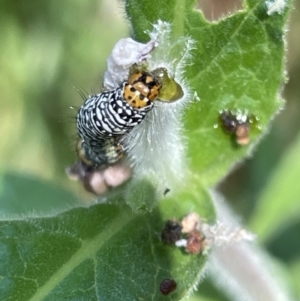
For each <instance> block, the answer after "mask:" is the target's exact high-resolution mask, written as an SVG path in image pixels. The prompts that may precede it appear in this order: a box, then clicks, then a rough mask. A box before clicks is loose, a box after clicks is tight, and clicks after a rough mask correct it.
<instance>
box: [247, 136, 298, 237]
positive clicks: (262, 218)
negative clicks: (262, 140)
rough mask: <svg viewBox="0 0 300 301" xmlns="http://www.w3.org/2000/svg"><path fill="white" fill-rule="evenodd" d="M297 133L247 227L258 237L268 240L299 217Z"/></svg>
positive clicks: (263, 192)
mask: <svg viewBox="0 0 300 301" xmlns="http://www.w3.org/2000/svg"><path fill="white" fill-rule="evenodd" d="M299 153H300V136H298V138H297V141H296V142H295V143H294V144H293V145H292V146H291V147H290V149H289V150H288V151H287V152H286V153H285V155H284V156H283V158H282V159H281V161H280V162H279V164H278V165H277V167H276V169H275V170H274V171H273V173H272V175H271V178H270V179H269V181H268V183H267V185H266V186H265V188H264V189H263V191H262V192H261V193H260V196H259V197H258V201H257V205H256V208H255V212H254V213H253V216H252V220H251V221H250V227H251V229H253V230H254V231H255V232H256V233H257V234H258V235H259V239H260V240H267V239H271V238H272V236H273V235H274V234H277V232H278V231H280V230H282V229H283V228H286V227H289V226H290V225H291V224H292V223H294V221H295V220H296V219H299V216H300V213H299V212H300V203H299V199H300V186H299V183H298V182H299V179H300V161H299Z"/></svg>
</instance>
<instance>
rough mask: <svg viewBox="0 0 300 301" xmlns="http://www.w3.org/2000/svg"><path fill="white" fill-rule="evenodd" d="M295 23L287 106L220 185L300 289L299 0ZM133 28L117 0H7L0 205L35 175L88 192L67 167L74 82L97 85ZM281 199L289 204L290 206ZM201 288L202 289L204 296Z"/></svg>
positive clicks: (0, 61)
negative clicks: (113, 53) (116, 46)
mask: <svg viewBox="0 0 300 301" xmlns="http://www.w3.org/2000/svg"><path fill="white" fill-rule="evenodd" d="M199 7H201V8H203V10H204V12H205V15H206V16H207V18H209V19H211V18H213V19H218V18H219V17H220V16H222V15H224V14H226V13H227V12H228V11H232V10H234V8H239V7H241V1H234V0H230V1H229V0H202V1H199ZM289 23H290V26H289V30H288V31H287V50H288V55H287V71H288V77H289V81H288V83H287V85H286V86H285V89H284V92H283V96H284V98H285V99H286V100H287V104H286V108H285V110H283V111H282V112H281V114H280V115H278V116H277V117H276V118H275V120H274V122H273V124H272V127H271V128H270V133H269V134H268V135H267V136H266V137H264V138H263V140H262V141H261V143H260V144H259V146H258V147H257V148H256V150H255V152H254V153H253V156H252V158H250V159H247V160H246V161H245V162H243V163H242V164H241V165H240V166H238V167H237V168H236V169H235V170H234V171H233V172H232V173H231V175H230V176H228V178H227V179H226V180H225V181H223V182H222V183H220V185H219V189H220V190H221V191H222V192H223V193H224V194H225V196H226V197H227V199H228V200H229V201H230V202H231V204H232V206H233V207H234V208H235V210H236V211H237V212H238V214H240V215H241V216H242V218H243V220H244V221H245V223H246V224H247V223H248V222H249V227H250V228H252V229H254V230H255V231H256V232H258V233H261V237H260V238H259V240H260V242H261V243H262V244H263V245H265V246H266V248H267V249H268V251H270V254H271V255H272V256H274V258H276V259H277V260H278V261H279V262H280V263H282V264H283V265H284V267H285V268H286V271H287V274H288V275H289V276H288V277H289V278H290V280H291V282H290V283H291V284H292V285H293V284H294V291H295V292H296V294H297V296H298V298H299V299H300V285H299V284H298V282H299V281H298V282H297V279H298V280H299V279H300V191H298V190H299V188H298V186H300V185H299V184H298V182H299V180H300V146H299V143H298V144H294V143H295V141H297V140H299V138H297V137H298V136H299V129H300V118H299V115H300V114H299V113H300V101H299V100H300V39H299V32H300V1H299V0H296V1H295V8H294V9H293V11H292V16H291V19H290V22H289ZM128 32H129V26H128V24H127V23H126V21H124V19H123V11H122V5H121V2H117V1H109V0H103V1H99V0H98V1H95V0H90V1H81V0H72V1H71V0H65V1H38V0H32V1H21V0H15V1H8V0H2V1H1V2H0V91H1V98H0V137H1V142H0V178H1V179H2V180H1V181H0V205H1V204H2V203H1V199H2V200H4V199H7V196H8V195H9V196H13V197H14V198H15V200H16V202H20V207H21V206H22V204H21V203H23V205H24V203H25V204H26V199H30V198H31V197H30V196H31V195H32V191H33V190H34V187H33V186H34V185H33V184H32V183H34V181H45V182H43V183H48V182H51V185H55V187H57V193H63V194H64V193H68V192H66V191H65V190H64V188H67V189H70V191H72V192H73V193H75V195H76V197H77V198H78V199H77V201H78V200H80V199H81V196H80V197H79V196H78V195H81V193H82V190H81V188H80V186H79V185H78V184H77V183H73V182H71V181H69V180H68V178H67V177H66V175H65V167H66V166H68V165H70V164H72V163H74V162H75V161H76V154H75V150H74V148H75V140H74V139H75V137H76V135H75V134H76V131H75V116H76V110H71V109H70V108H69V107H70V106H74V107H75V108H76V107H79V106H80V105H81V104H82V99H81V97H80V95H79V93H78V91H77V89H79V90H83V91H87V93H90V92H91V91H93V90H94V91H96V92H98V91H100V88H101V75H102V74H103V72H104V70H105V67H106V58H107V56H108V55H109V53H110V51H111V49H112V47H113V45H114V44H115V42H116V41H117V40H118V39H119V38H121V37H126V36H128ZM291 148H292V151H293V154H291V153H290V152H291V151H290V149H291ZM297 153H299V157H297ZM287 157H289V158H290V160H289V161H287V162H288V163H287V164H285V165H284V168H282V165H280V164H281V163H280V162H282V160H285V158H287ZM293 163H294V164H293ZM289 164H291V165H289ZM298 165H299V166H298ZM289 166H290V167H291V168H289ZM292 167H293V168H292ZM298 167H299V168H298ZM298 170H299V171H298ZM274 171H277V174H278V180H277V182H276V181H275V180H274V181H275V182H274V183H275V184H274V185H276V189H277V190H276V193H275V194H274V203H272V200H271V199H272V185H273V184H272V183H273V182H272V181H273V180H272V179H273V177H274ZM19 178H20V179H21V178H22V180H20V181H18V179H19ZM24 179H25V180H24ZM282 179H288V181H286V182H285V183H284V185H285V186H284V187H280V185H277V184H278V183H279V184H280V183H283V182H284V181H283V180H282ZM26 181H28V182H26ZM32 181H33V182H32ZM19 183H22V185H21V184H19ZM26 183H27V184H26ZM274 189H275V187H274ZM266 190H268V195H271V197H269V196H266V193H265V191H266ZM47 191H48V190H47V187H46V186H45V187H42V188H40V192H38V193H37V194H36V197H37V198H45V195H46V194H47V195H48V196H49V198H50V196H51V193H50V192H49V193H48V192H47ZM280 192H282V193H280ZM70 198H71V197H70ZM85 198H86V199H87V200H88V199H89V197H86V196H85ZM285 198H286V199H285ZM275 199H276V200H275ZM75 201H76V200H75ZM41 202H42V200H41ZM46 203H47V202H46ZM70 203H72V202H71V201H70ZM16 204H18V203H15V206H17V207H19V206H18V205H16ZM261 204H263V205H261ZM282 204H286V205H284V206H286V207H285V208H284V209H285V213H283V211H284V210H281V209H280V208H281V207H280V206H282ZM52 205H53V206H54V204H52ZM287 207H288V208H287ZM260 208H262V209H260ZM6 209H7V208H6ZM1 210H2V208H0V212H1ZM10 210H13V209H10ZM272 210H273V211H272ZM269 213H270V216H271V217H272V218H269V220H270V222H269V224H268V227H267V228H266V226H265V225H263V222H264V220H268V218H267V216H268V214H269ZM283 214H285V215H284V216H283ZM278 220H280V222H278ZM264 227H265V228H264ZM270 229H272V230H274V231H271V230H270ZM209 285H210V284H207V286H208V287H209ZM210 291H211V290H210V289H207V292H208V293H207V298H208V299H207V300H214V299H209V294H210V293H209V292H210ZM204 292H205V289H204V288H203V290H202V292H201V290H200V293H201V294H202V297H203V293H204ZM220 298H221V297H220ZM195 300H196V299H195ZM197 300H198V299H197ZM199 300H200V299H199ZM201 300H204V299H201ZM218 300H221V299H218ZM224 300H225V299H224Z"/></svg>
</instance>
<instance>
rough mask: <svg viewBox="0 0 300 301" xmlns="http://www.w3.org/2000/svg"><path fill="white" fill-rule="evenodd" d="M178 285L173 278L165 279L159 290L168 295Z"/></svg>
mask: <svg viewBox="0 0 300 301" xmlns="http://www.w3.org/2000/svg"><path fill="white" fill-rule="evenodd" d="M176 287H177V283H176V282H175V280H173V279H164V280H163V281H162V282H161V283H160V285H159V290H160V292H161V293H162V294H163V295H168V294H170V293H171V292H173V291H174V290H175V289H176Z"/></svg>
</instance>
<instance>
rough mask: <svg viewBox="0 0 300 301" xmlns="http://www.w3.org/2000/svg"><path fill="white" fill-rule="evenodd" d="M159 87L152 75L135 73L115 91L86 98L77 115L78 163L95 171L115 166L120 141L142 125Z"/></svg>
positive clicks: (119, 154) (120, 152) (140, 72)
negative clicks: (93, 168)
mask: <svg viewBox="0 0 300 301" xmlns="http://www.w3.org/2000/svg"><path fill="white" fill-rule="evenodd" d="M161 87H162V84H161V81H160V80H159V78H158V77H157V76H155V75H154V73H153V74H152V73H150V72H146V71H138V72H135V73H134V74H132V75H131V76H130V77H129V79H128V81H127V82H123V83H122V84H121V86H120V87H118V88H117V89H114V90H110V91H104V92H101V93H100V94H97V95H91V96H89V97H88V98H87V99H86V101H85V102H84V104H83V105H82V106H81V108H80V109H79V111H78V114H77V130H78V134H79V140H78V145H77V154H78V157H79V159H80V160H81V161H82V162H83V163H85V164H86V165H88V166H94V167H95V168H105V167H107V166H109V165H112V164H114V163H116V162H118V161H119V160H120V159H121V158H122V157H123V155H124V149H123V147H122V144H121V142H120V139H121V138H122V137H123V136H124V135H125V134H126V133H129V132H130V131H131V130H132V129H133V128H134V127H135V126H136V125H138V124H140V123H141V122H142V121H143V119H144V118H145V116H146V115H147V113H148V112H149V111H150V110H151V109H152V108H153V105H154V104H153V101H154V100H155V99H156V98H157V96H158V94H159V91H160V89H161Z"/></svg>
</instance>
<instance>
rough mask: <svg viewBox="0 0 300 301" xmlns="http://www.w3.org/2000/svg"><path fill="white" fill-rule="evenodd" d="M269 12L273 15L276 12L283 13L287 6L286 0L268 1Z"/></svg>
mask: <svg viewBox="0 0 300 301" xmlns="http://www.w3.org/2000/svg"><path fill="white" fill-rule="evenodd" d="M266 6H267V14H268V15H269V16H270V15H273V14H274V13H279V14H280V13H282V11H283V9H284V8H285V6H286V0H268V1H266Z"/></svg>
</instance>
